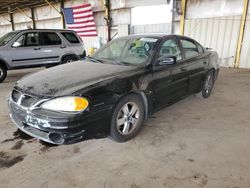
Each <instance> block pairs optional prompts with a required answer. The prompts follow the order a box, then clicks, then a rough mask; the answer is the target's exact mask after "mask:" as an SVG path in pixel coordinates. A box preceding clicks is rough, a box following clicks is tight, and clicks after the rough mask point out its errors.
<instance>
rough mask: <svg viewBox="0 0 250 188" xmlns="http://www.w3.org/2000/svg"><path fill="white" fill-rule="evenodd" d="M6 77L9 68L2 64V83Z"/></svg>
mask: <svg viewBox="0 0 250 188" xmlns="http://www.w3.org/2000/svg"><path fill="white" fill-rule="evenodd" d="M6 77H7V69H6V67H5V66H3V65H2V64H0V83H1V82H3V81H4V80H5V78H6Z"/></svg>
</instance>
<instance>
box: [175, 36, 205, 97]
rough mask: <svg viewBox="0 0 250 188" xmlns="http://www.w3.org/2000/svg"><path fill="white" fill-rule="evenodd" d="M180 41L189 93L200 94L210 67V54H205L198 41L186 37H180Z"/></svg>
mask: <svg viewBox="0 0 250 188" xmlns="http://www.w3.org/2000/svg"><path fill="white" fill-rule="evenodd" d="M178 39H179V41H180V46H181V48H182V51H183V54H184V60H185V63H184V67H185V69H186V70H187V72H186V73H187V75H188V77H189V78H188V85H189V89H188V93H189V94H191V93H195V92H198V91H199V90H200V89H201V87H202V82H203V79H204V76H205V71H206V69H207V66H208V54H206V53H204V50H203V48H202V46H201V45H200V44H198V43H197V42H196V41H194V40H192V39H190V38H186V37H178Z"/></svg>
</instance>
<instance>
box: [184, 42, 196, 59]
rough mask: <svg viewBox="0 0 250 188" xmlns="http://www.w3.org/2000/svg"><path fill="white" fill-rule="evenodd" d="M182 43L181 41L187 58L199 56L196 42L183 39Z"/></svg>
mask: <svg viewBox="0 0 250 188" xmlns="http://www.w3.org/2000/svg"><path fill="white" fill-rule="evenodd" d="M180 41H181V44H182V47H183V50H184V53H185V56H186V58H191V57H194V56H197V55H199V50H198V47H197V45H196V44H195V43H194V42H192V41H190V40H186V39H181V40H180Z"/></svg>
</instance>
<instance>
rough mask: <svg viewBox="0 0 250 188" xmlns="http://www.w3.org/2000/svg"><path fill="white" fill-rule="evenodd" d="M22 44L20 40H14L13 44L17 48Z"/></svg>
mask: <svg viewBox="0 0 250 188" xmlns="http://www.w3.org/2000/svg"><path fill="white" fill-rule="evenodd" d="M20 46H22V44H21V42H19V41H16V42H14V43H13V44H12V47H14V48H17V47H20Z"/></svg>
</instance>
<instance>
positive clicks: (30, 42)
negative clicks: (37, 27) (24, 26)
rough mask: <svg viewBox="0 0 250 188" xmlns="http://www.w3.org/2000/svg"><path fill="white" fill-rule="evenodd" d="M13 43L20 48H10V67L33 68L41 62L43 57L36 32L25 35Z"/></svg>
mask: <svg viewBox="0 0 250 188" xmlns="http://www.w3.org/2000/svg"><path fill="white" fill-rule="evenodd" d="M15 42H19V43H20V46H18V47H14V46H12V47H10V59H11V66H12V67H22V66H33V65H36V64H41V63H42V62H43V60H44V55H43V52H42V49H41V39H40V37H39V33H38V32H28V33H25V34H23V35H21V36H20V37H19V38H18V39H17V40H16V41H15Z"/></svg>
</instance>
